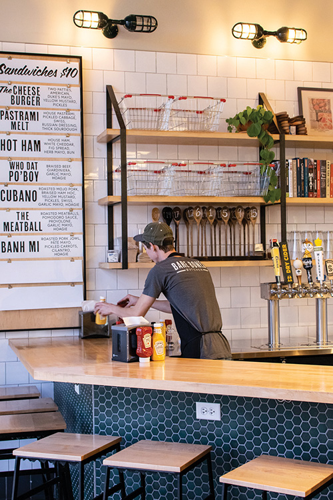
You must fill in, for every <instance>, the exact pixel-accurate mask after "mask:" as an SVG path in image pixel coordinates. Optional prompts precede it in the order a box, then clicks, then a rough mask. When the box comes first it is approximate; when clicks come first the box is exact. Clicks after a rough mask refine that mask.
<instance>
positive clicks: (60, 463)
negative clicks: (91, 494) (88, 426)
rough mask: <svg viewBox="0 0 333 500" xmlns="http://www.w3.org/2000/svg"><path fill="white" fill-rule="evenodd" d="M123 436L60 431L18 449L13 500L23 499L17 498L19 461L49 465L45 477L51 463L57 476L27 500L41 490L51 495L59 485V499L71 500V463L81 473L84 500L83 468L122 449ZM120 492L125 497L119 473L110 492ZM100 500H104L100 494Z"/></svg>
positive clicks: (31, 494) (38, 487) (81, 489)
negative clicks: (53, 486)
mask: <svg viewBox="0 0 333 500" xmlns="http://www.w3.org/2000/svg"><path fill="white" fill-rule="evenodd" d="M120 442H121V437H114V436H99V435H90V434H70V433H64V432H57V433H56V434H53V435H52V436H48V437H46V438H43V439H40V440H39V441H35V442H33V443H30V444H27V445H25V446H22V447H21V448H17V449H16V450H14V451H13V455H14V456H15V457H16V458H15V469H14V479H13V489H12V500H16V499H17V498H21V495H20V496H18V483H19V476H20V461H21V460H22V459H29V460H32V461H36V460H38V461H40V462H41V465H44V466H45V465H46V475H47V469H48V463H49V462H50V463H53V464H54V466H55V470H56V471H57V476H56V477H54V478H52V479H48V480H47V481H45V482H44V484H42V485H40V486H37V487H35V488H33V489H32V490H30V491H29V492H27V493H25V494H24V495H23V497H24V498H28V497H29V498H30V496H33V495H35V494H37V493H39V492H40V491H42V490H45V492H46V494H47V495H49V496H48V497H47V498H49V497H51V498H53V496H52V490H51V486H52V485H54V484H58V487H59V490H60V491H59V493H60V495H59V496H60V498H63V497H64V498H66V499H67V498H69V499H72V498H73V496H72V486H71V482H70V474H69V464H70V463H71V464H77V466H78V472H79V491H78V498H79V500H83V499H84V466H85V465H86V464H87V463H89V462H91V461H92V460H96V459H97V458H99V457H101V456H103V455H106V454H107V453H110V452H112V451H114V450H117V451H119V450H120ZM119 490H121V492H122V496H123V497H124V496H125V486H124V480H123V475H122V474H120V482H119V484H116V485H114V486H113V487H112V488H111V489H110V490H109V491H110V494H113V493H115V492H116V491H119ZM97 498H100V499H101V498H102V495H99V496H98V497H96V499H97Z"/></svg>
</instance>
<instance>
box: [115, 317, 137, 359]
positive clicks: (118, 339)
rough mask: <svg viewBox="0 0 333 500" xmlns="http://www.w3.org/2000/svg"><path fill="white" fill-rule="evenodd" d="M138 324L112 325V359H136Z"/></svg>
mask: <svg viewBox="0 0 333 500" xmlns="http://www.w3.org/2000/svg"><path fill="white" fill-rule="evenodd" d="M137 326H139V325H135V326H134V325H131V326H125V325H123V324H122V325H112V326H111V335H112V361H123V362H124V363H131V362H132V361H138V359H139V357H138V356H137V355H136V346H137V338H136V328H137Z"/></svg>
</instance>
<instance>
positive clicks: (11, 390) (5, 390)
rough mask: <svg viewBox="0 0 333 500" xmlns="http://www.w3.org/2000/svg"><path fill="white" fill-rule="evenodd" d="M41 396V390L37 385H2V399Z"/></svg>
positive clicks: (0, 398) (0, 392)
mask: <svg viewBox="0 0 333 500" xmlns="http://www.w3.org/2000/svg"><path fill="white" fill-rule="evenodd" d="M39 397H40V392H39V390H38V389H37V387H36V386H35V385H23V386H21V387H0V401H8V400H10V399H33V398H39Z"/></svg>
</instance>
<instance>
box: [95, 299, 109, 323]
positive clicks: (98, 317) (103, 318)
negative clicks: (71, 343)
mask: <svg viewBox="0 0 333 500" xmlns="http://www.w3.org/2000/svg"><path fill="white" fill-rule="evenodd" d="M99 301H100V302H105V297H100V298H99ZM106 321H107V317H106V316H102V315H101V314H99V313H96V319H95V323H96V325H106Z"/></svg>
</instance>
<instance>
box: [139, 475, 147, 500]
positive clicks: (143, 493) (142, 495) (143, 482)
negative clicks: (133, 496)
mask: <svg viewBox="0 0 333 500" xmlns="http://www.w3.org/2000/svg"><path fill="white" fill-rule="evenodd" d="M140 480H141V488H142V493H141V500H146V476H145V475H144V474H142V472H140Z"/></svg>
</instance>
